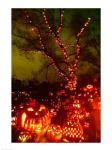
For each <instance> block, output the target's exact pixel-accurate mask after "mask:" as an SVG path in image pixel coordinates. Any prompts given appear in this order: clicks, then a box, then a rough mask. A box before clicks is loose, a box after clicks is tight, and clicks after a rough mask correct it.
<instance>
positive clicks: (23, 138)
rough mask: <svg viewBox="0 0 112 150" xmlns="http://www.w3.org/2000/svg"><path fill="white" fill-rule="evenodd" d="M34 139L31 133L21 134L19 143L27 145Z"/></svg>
mask: <svg viewBox="0 0 112 150" xmlns="http://www.w3.org/2000/svg"><path fill="white" fill-rule="evenodd" d="M31 138H32V135H31V134H30V133H29V132H23V131H22V132H20V134H19V137H18V141H20V142H22V143H25V142H27V141H28V140H30V139H31Z"/></svg>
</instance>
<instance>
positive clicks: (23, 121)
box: [21, 112, 26, 127]
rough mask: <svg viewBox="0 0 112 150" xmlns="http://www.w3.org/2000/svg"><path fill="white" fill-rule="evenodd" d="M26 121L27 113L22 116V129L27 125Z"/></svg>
mask: <svg viewBox="0 0 112 150" xmlns="http://www.w3.org/2000/svg"><path fill="white" fill-rule="evenodd" d="M25 120H26V113H25V112H24V113H23V114H22V122H21V125H22V127H24V125H25Z"/></svg>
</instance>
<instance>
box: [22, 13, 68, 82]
mask: <svg viewBox="0 0 112 150" xmlns="http://www.w3.org/2000/svg"><path fill="white" fill-rule="evenodd" d="M25 15H26V17H25V21H26V22H28V23H30V25H32V26H31V28H30V31H31V32H34V33H36V35H38V38H39V42H40V45H41V48H42V51H41V53H42V54H43V55H45V56H47V57H48V58H49V59H50V60H51V61H52V65H53V66H54V68H55V70H56V71H57V72H58V74H59V76H60V77H64V78H65V79H66V80H68V77H67V76H66V74H65V73H64V72H63V70H61V69H60V66H59V65H58V63H56V61H55V60H54V58H53V56H51V54H50V53H49V52H48V51H47V50H46V48H45V44H44V42H43V40H42V35H41V31H40V29H39V27H38V26H37V25H34V23H33V21H32V19H31V17H30V15H29V14H28V13H27V11H25ZM26 19H28V20H26ZM45 20H46V18H45ZM61 20H62V15H61ZM46 22H47V20H46ZM61 22H62V21H61ZM61 24H62V23H61ZM60 27H61V25H59V29H58V30H60ZM48 28H49V30H50V32H52V30H51V27H50V26H49V27H48ZM52 33H53V32H52Z"/></svg>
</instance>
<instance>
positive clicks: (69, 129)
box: [63, 120, 84, 142]
mask: <svg viewBox="0 0 112 150" xmlns="http://www.w3.org/2000/svg"><path fill="white" fill-rule="evenodd" d="M83 140H84V137H83V129H82V126H81V125H80V123H79V122H78V121H77V120H76V122H74V121H68V122H67V123H66V124H65V125H64V126H63V141H64V142H81V141H83Z"/></svg>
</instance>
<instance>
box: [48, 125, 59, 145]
mask: <svg viewBox="0 0 112 150" xmlns="http://www.w3.org/2000/svg"><path fill="white" fill-rule="evenodd" d="M47 138H48V140H49V141H51V142H60V141H61V139H62V130H61V127H60V125H55V124H51V125H50V126H49V128H48V131H47Z"/></svg>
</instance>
